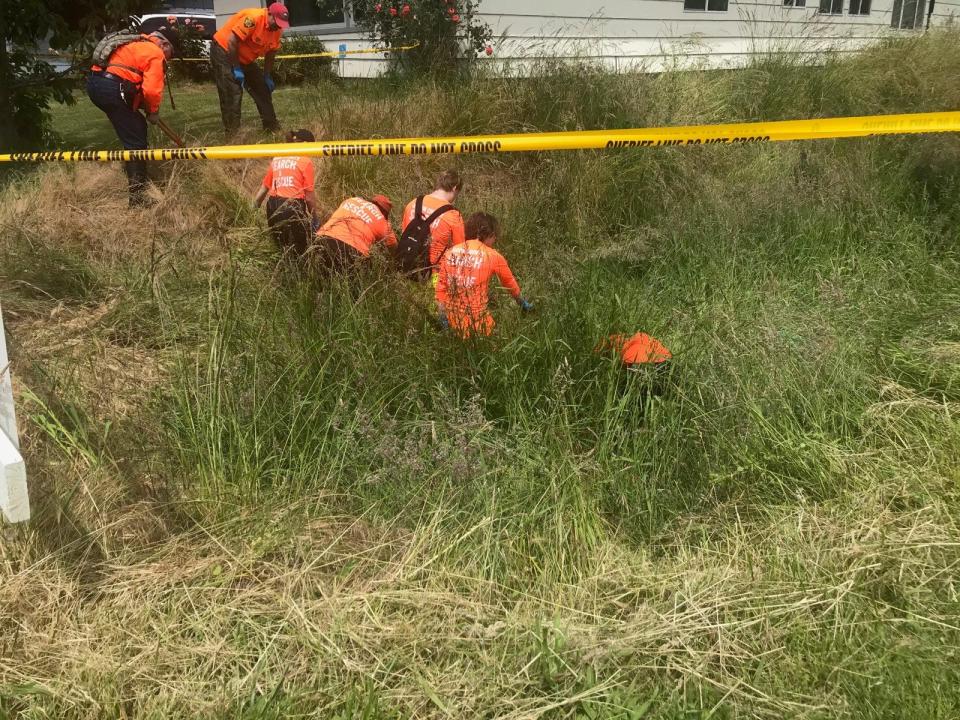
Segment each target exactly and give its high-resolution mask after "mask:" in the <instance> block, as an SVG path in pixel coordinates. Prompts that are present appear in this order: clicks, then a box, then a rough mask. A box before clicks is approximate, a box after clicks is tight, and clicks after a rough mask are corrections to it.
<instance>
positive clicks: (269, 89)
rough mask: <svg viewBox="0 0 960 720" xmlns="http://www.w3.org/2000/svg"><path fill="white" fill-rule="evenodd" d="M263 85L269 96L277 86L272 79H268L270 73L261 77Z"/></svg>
mask: <svg viewBox="0 0 960 720" xmlns="http://www.w3.org/2000/svg"><path fill="white" fill-rule="evenodd" d="M263 84H264V85H266V86H267V92H269V93H271V94H273V91H274V90H276V88H277V84H276V83H275V82H274V81H273V78H272V77H270V73H267V74H266V75H264V76H263Z"/></svg>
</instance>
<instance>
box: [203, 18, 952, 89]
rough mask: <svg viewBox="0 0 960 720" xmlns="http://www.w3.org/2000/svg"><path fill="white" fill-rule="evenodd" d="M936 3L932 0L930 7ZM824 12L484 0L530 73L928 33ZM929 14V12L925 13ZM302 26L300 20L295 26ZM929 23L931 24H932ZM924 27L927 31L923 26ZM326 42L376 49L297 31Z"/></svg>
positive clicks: (501, 38)
mask: <svg viewBox="0 0 960 720" xmlns="http://www.w3.org/2000/svg"><path fill="white" fill-rule="evenodd" d="M927 2H929V0H927ZM850 3H851V0H843V13H842V14H836V15H827V14H820V12H819V0H806V5H807V6H806V7H787V6H784V5H783V4H782V2H751V1H748V0H730V2H729V8H728V10H726V11H722V12H712V11H711V12H705V11H696V10H685V9H684V3H683V0H606V1H594V2H589V1H588V2H580V1H578V0H551V2H549V3H547V2H534V1H533V0H483V2H482V3H481V5H480V11H481V12H480V15H481V17H482V19H483V20H484V21H486V22H487V23H489V24H490V26H491V27H492V28H493V32H494V36H495V37H496V38H497V39H496V40H495V41H494V43H493V44H494V49H495V54H494V57H493V59H492V60H491V61H490V62H496V63H507V64H508V65H510V66H517V65H519V66H521V67H522V66H523V65H525V64H528V63H531V62H535V61H537V60H539V59H542V58H548V57H553V58H565V59H575V58H589V59H591V60H593V61H598V62H602V63H603V64H605V65H607V66H608V67H610V68H612V69H617V70H625V69H648V70H650V71H659V70H662V69H664V68H666V67H676V66H678V65H679V66H680V67H691V66H698V65H699V66H707V67H731V66H736V65H742V64H744V63H745V62H746V61H748V60H749V59H750V58H751V57H752V56H754V55H757V54H762V53H766V52H771V51H777V52H798V53H806V54H812V53H820V52H827V51H838V52H851V51H855V50H857V49H860V48H862V47H864V46H865V45H866V44H869V43H870V42H873V41H875V40H876V39H877V38H878V37H883V36H889V35H905V34H910V33H914V32H918V31H919V30H894V29H892V28H891V27H890V22H891V14H892V10H893V8H894V3H895V0H873V2H872V3H871V9H870V14H869V15H851V14H849V10H850ZM215 4H216V13H217V19H218V23H222V22H223V21H224V20H225V19H226V18H227V17H229V16H230V15H231V14H232V13H234V12H236V11H237V10H239V9H241V8H243V7H249V6H250V5H251V2H250V0H246V1H245V0H216V3H215ZM924 15H926V13H924ZM955 15H960V0H935V5H934V11H933V15H932V23H933V24H942V23H945V22H947V21H949V20H951V19H952V18H953V17H954V16H955ZM293 20H294V21H296V18H293ZM924 21H925V18H924ZM922 26H923V23H921V27H922ZM292 31H293V32H311V33H315V34H318V35H319V36H320V37H321V39H322V40H323V41H324V42H325V43H326V45H327V47H328V49H330V50H333V51H336V50H337V49H338V47H339V46H340V45H341V44H345V45H346V46H347V48H348V49H356V48H362V47H368V46H369V42H368V41H367V40H365V39H364V38H362V37H361V36H360V34H359V33H358V32H356V30H355V29H354V28H353V27H352V26H351V22H350V19H349V17H348V18H347V20H346V22H345V23H343V24H341V25H339V26H314V27H306V28H299V27H295V28H292ZM382 60H383V58H382V56H380V55H368V56H352V57H351V56H348V57H347V59H344V60H340V61H339V63H340V68H339V69H340V73H341V75H343V76H345V77H368V76H371V75H375V74H376V73H378V72H379V71H380V70H381V69H382V67H383V62H382Z"/></svg>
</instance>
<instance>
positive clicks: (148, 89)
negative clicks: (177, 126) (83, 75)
mask: <svg viewBox="0 0 960 720" xmlns="http://www.w3.org/2000/svg"><path fill="white" fill-rule="evenodd" d="M171 38H173V39H175V36H173V35H171V36H169V37H168V35H167V34H165V33H164V32H163V30H159V31H157V32H155V33H152V34H150V35H141V36H140V39H139V40H134V41H132V42H128V43H126V44H124V45H120V46H119V47H118V48H117V49H116V50H114V51H113V52H112V53H110V56H109V58H108V59H107V63H106V65H105V66H104V67H100V66H99V65H94V66H93V67H91V68H90V74H89V75H87V95H88V96H89V97H90V100H91V101H93V104H94V105H96V106H97V107H98V108H100V109H101V110H103V112H105V113H106V115H107V119H108V120H110V124H111V125H113V129H114V130H115V131H116V133H117V137H118V138H120V142H121V143H123V147H124V148H125V149H126V150H146V149H147V123H148V122H149V123H151V124H155V123H156V122H157V119H158V118H159V113H160V101H161V100H162V99H163V84H164V70H165V65H166V62H167V60H169V59H170V58H172V57H173V55H174V46H173V43H172V42H171ZM141 109H143V110H145V111H146V113H147V116H146V118H144V116H143V114H142V113H141V112H140V110H141ZM124 169H125V170H126V173H127V184H128V186H129V189H130V206H131V207H136V206H143V205H148V204H149V203H150V201H149V198H147V196H146V193H145V191H146V188H147V184H148V182H149V180H148V178H147V163H146V162H145V161H143V160H128V161H127V162H126V163H125V165H124Z"/></svg>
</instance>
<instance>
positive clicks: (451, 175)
mask: <svg viewBox="0 0 960 720" xmlns="http://www.w3.org/2000/svg"><path fill="white" fill-rule="evenodd" d="M435 189H436V190H446V191H447V192H453V191H454V190H463V178H461V177H460V173H458V172H457V171H456V170H444V171H443V172H442V173H440V177H438V178H437V187H436V188H435Z"/></svg>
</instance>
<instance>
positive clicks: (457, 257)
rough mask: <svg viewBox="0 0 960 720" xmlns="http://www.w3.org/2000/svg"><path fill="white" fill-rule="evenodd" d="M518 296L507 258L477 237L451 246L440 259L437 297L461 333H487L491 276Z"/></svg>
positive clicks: (517, 289)
mask: <svg viewBox="0 0 960 720" xmlns="http://www.w3.org/2000/svg"><path fill="white" fill-rule="evenodd" d="M493 276H496V277H497V279H498V280H499V281H500V284H501V285H503V287H504V288H506V289H507V291H508V292H509V293H510V294H511V295H512V296H513V297H514V299H517V300H519V299H520V285H519V284H517V280H516V278H514V277H513V272H511V270H510V266H509V265H507V261H506V259H505V258H504V257H503V255H501V254H500V253H498V252H497V251H496V250H494V249H493V248H492V247H489V246H487V245H485V244H484V243H482V242H480V241H479V240H467V241H466V242H465V243H461V244H460V245H455V246H454V247H452V248H450V249H449V250H448V251H447V252H446V253H445V254H444V255H443V258H442V259H441V260H440V268H439V278H438V279H437V289H436V298H437V302H438V303H440V304H441V305H443V307H444V310H445V311H446V314H447V320H448V321H449V323H450V326H451V327H452V328H454V329H455V330H457V331H458V332H459V333H460V334H461V335H469V334H470V332H471V331H475V332H479V333H482V334H484V335H489V334H490V332H491V331H492V330H493V325H494V323H493V317H491V315H490V313H489V312H487V305H488V304H489V302H490V278H492V277H493Z"/></svg>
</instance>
